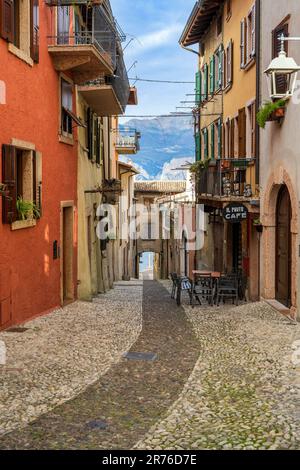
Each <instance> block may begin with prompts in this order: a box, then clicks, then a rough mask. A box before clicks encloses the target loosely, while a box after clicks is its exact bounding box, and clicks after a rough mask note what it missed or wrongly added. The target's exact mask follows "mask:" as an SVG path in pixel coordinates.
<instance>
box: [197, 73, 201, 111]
mask: <svg viewBox="0 0 300 470" xmlns="http://www.w3.org/2000/svg"><path fill="white" fill-rule="evenodd" d="M201 94H202V73H201V72H200V70H199V72H197V73H196V104H197V105H199V104H201V101H202V96H201Z"/></svg>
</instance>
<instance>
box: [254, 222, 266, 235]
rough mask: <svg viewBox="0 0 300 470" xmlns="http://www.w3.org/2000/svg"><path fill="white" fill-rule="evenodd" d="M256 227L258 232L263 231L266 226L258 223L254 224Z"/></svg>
mask: <svg viewBox="0 0 300 470" xmlns="http://www.w3.org/2000/svg"><path fill="white" fill-rule="evenodd" d="M254 227H255V228H256V231H257V232H258V233H262V232H263V230H264V226H263V225H259V224H257V225H254Z"/></svg>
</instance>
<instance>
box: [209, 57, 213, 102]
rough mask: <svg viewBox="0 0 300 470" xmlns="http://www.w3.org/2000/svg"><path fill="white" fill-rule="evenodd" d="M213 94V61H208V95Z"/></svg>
mask: <svg viewBox="0 0 300 470" xmlns="http://www.w3.org/2000/svg"><path fill="white" fill-rule="evenodd" d="M213 92H214V89H213V59H212V57H211V58H210V59H209V93H210V94H211V95H212V94H213Z"/></svg>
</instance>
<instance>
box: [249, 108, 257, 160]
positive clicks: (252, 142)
mask: <svg viewBox="0 0 300 470" xmlns="http://www.w3.org/2000/svg"><path fill="white" fill-rule="evenodd" d="M247 114H248V115H247V156H250V157H252V158H254V157H255V156H256V155H255V154H256V104H255V102H253V103H252V104H251V105H250V106H248V108H247Z"/></svg>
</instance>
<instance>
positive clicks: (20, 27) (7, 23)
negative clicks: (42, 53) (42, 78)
mask: <svg viewBox="0 0 300 470" xmlns="http://www.w3.org/2000/svg"><path fill="white" fill-rule="evenodd" d="M0 12H1V23H0V35H1V37H2V38H4V39H6V40H7V41H8V42H10V43H12V44H13V45H14V46H15V47H16V48H17V49H20V50H21V51H22V52H24V53H25V54H26V55H27V56H28V57H31V58H32V60H33V61H34V62H38V61H39V0H30V2H28V1H26V2H25V1H21V0H0ZM28 25H29V27H28Z"/></svg>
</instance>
